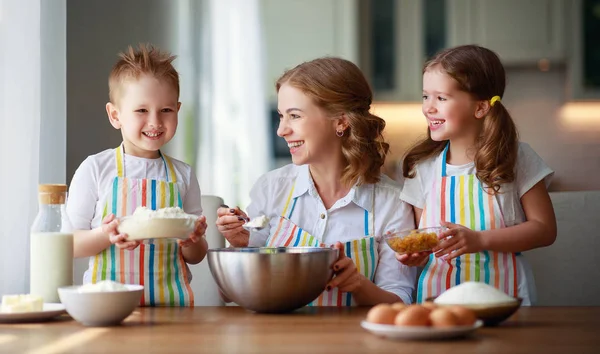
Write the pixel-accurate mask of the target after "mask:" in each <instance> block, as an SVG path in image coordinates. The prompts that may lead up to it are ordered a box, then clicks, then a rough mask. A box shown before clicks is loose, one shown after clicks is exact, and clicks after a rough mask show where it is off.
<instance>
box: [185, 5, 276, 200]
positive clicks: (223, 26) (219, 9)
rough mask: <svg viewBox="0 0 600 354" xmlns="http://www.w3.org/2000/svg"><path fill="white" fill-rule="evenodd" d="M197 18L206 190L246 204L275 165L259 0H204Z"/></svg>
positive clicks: (201, 170) (201, 167)
mask: <svg viewBox="0 0 600 354" xmlns="http://www.w3.org/2000/svg"><path fill="white" fill-rule="evenodd" d="M200 13H201V14H202V17H200V18H199V19H198V21H200V23H201V29H200V31H199V32H200V33H201V34H202V37H201V39H200V48H199V51H198V52H199V68H200V69H199V70H198V76H197V77H198V83H199V93H198V94H199V102H200V106H199V115H198V119H199V127H198V129H199V130H198V131H199V137H200V138H199V144H198V154H197V156H198V157H197V164H196V170H197V173H198V178H199V180H200V187H201V189H202V191H203V194H212V195H218V196H220V197H222V198H223V199H224V201H225V203H226V204H228V205H230V206H234V205H239V206H240V207H242V208H245V207H246V206H247V205H248V203H249V197H248V192H249V191H250V188H251V187H252V186H253V184H254V182H255V181H256V179H257V178H258V177H259V176H260V175H262V174H263V173H265V172H267V171H268V170H269V169H270V167H271V160H272V159H271V157H270V151H271V142H270V139H269V138H270V136H269V115H268V113H267V99H266V95H265V92H264V87H265V85H264V80H265V76H266V74H265V55H264V52H265V50H264V44H263V43H264V36H263V33H262V27H261V20H260V1H259V0H205V1H204V2H203V9H201V11H200Z"/></svg>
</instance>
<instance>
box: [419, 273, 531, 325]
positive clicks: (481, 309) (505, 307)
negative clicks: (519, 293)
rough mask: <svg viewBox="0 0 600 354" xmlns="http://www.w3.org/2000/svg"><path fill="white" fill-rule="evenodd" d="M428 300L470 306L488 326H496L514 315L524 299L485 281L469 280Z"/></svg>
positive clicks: (442, 303)
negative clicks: (506, 292)
mask: <svg viewBox="0 0 600 354" xmlns="http://www.w3.org/2000/svg"><path fill="white" fill-rule="evenodd" d="M428 301H433V302H434V303H435V304H436V305H438V306H455V305H460V306H463V307H466V308H469V309H471V310H473V312H475V315H476V316H477V318H479V319H481V320H482V321H483V323H484V324H485V325H486V326H494V325H498V324H499V323H501V322H502V321H504V320H506V319H507V318H509V317H510V316H512V315H513V314H514V313H515V312H516V311H517V310H518V309H519V307H520V306H521V302H522V299H521V298H514V297H512V296H510V295H507V294H505V293H504V292H502V291H500V290H498V289H496V288H495V287H493V286H491V285H488V284H485V283H480V282H474V281H467V282H464V283H462V284H459V285H457V286H454V287H452V288H450V289H448V290H446V291H445V292H443V293H442V294H441V295H440V296H438V297H436V298H435V299H428Z"/></svg>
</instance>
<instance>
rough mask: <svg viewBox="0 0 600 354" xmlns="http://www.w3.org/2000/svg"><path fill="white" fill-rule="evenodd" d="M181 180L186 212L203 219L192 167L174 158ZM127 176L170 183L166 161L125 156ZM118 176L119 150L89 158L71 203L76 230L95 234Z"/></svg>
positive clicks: (75, 178) (77, 174) (72, 191)
mask: <svg viewBox="0 0 600 354" xmlns="http://www.w3.org/2000/svg"><path fill="white" fill-rule="evenodd" d="M171 161H172V162H173V168H174V169H175V174H176V176H177V187H178V188H179V193H180V195H181V201H182V203H183V210H184V211H185V212H186V213H188V214H194V215H198V216H200V215H202V206H201V202H200V186H199V185H198V179H197V178H196V175H195V174H194V171H193V169H192V168H191V166H189V165H188V164H186V163H184V162H181V161H179V160H176V159H174V158H171ZM123 162H124V173H125V177H128V178H140V179H141V178H146V179H156V180H166V171H165V165H164V163H163V160H162V158H160V157H159V158H156V159H146V158H142V157H136V156H131V155H127V154H123ZM116 176H117V164H116V157H115V150H114V149H108V150H104V151H102V152H100V153H98V154H96V155H92V156H89V157H88V158H86V159H85V160H84V161H83V162H82V163H81V165H80V166H79V168H78V169H77V171H75V175H74V176H73V179H72V180H71V185H70V187H69V194H68V200H67V214H68V215H69V219H70V221H71V224H72V226H73V228H74V229H75V230H91V229H93V228H96V227H98V226H100V224H101V222H102V210H103V208H104V205H105V204H106V199H107V195H108V194H107V193H108V192H109V191H111V190H112V182H113V180H114V178H115V177H116Z"/></svg>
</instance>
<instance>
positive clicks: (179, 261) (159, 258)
mask: <svg viewBox="0 0 600 354" xmlns="http://www.w3.org/2000/svg"><path fill="white" fill-rule="evenodd" d="M159 153H160V152H159ZM160 157H161V158H162V160H163V163H164V166H165V171H166V181H163V180H153V179H133V178H127V177H125V164H124V161H123V147H122V146H120V147H118V148H116V149H115V159H116V164H117V176H116V177H115V178H114V180H113V183H112V185H111V187H110V188H109V190H108V191H107V192H106V193H107V197H106V204H105V205H104V209H103V211H102V218H103V219H104V217H105V216H106V215H108V214H109V213H112V214H114V215H115V217H122V216H127V215H131V214H132V213H133V212H134V211H135V209H136V208H137V207H139V206H145V207H147V208H150V209H152V210H157V209H161V208H165V207H175V206H178V207H180V208H181V207H182V202H181V196H180V194H179V189H178V188H177V176H176V175H175V169H174V168H173V163H172V162H171V159H170V158H169V157H168V156H166V155H163V154H160ZM90 269H91V270H92V283H96V282H98V281H101V280H113V281H117V282H120V283H124V284H140V285H143V286H144V293H143V295H142V299H141V303H140V305H141V306H194V295H193V292H192V289H191V287H190V280H191V273H190V271H189V268H188V267H187V264H186V263H185V261H184V259H183V255H182V253H181V249H180V247H179V245H178V244H177V241H176V240H174V239H149V240H145V241H144V242H142V243H141V244H140V245H139V247H137V248H136V249H135V250H133V251H128V250H124V249H119V248H118V247H116V246H115V245H111V246H110V247H109V248H107V249H105V250H104V251H102V252H100V253H99V254H97V255H96V256H94V257H91V258H90Z"/></svg>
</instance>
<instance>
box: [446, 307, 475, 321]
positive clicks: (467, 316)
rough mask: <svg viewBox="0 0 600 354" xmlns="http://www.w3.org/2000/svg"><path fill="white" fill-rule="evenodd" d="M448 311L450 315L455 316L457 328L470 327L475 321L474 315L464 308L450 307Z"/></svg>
mask: <svg viewBox="0 0 600 354" xmlns="http://www.w3.org/2000/svg"><path fill="white" fill-rule="evenodd" d="M448 310H450V311H452V313H453V314H454V315H455V316H456V320H457V322H458V325H459V326H472V325H473V324H474V323H475V321H477V317H476V316H475V313H474V312H473V311H472V310H469V309H468V308H466V307H462V306H451V307H448Z"/></svg>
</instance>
